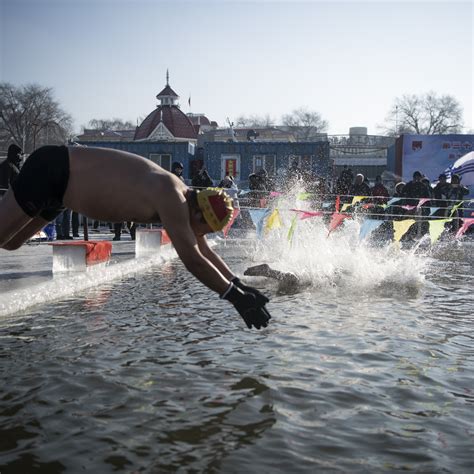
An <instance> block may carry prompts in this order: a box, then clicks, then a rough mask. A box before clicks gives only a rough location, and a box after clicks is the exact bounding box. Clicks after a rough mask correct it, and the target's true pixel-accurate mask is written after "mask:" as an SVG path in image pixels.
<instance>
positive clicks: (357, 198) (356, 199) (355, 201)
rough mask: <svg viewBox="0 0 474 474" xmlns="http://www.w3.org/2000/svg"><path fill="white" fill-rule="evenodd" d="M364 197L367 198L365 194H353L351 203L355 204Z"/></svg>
mask: <svg viewBox="0 0 474 474" xmlns="http://www.w3.org/2000/svg"><path fill="white" fill-rule="evenodd" d="M364 199H367V196H354V197H353V198H352V205H354V204H357V203H358V202H359V201H363V200H364Z"/></svg>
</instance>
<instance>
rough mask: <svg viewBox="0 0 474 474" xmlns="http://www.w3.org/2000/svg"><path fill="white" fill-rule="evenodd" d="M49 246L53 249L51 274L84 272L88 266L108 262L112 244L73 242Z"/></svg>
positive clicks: (104, 242)
mask: <svg viewBox="0 0 474 474" xmlns="http://www.w3.org/2000/svg"><path fill="white" fill-rule="evenodd" d="M49 245H51V246H52V247H53V273H54V272H71V271H73V272H74V271H84V270H86V269H87V267H88V266H90V265H95V264H97V263H105V262H108V261H109V260H110V255H111V254H112V243H111V242H107V241H95V240H87V241H86V240H74V241H71V242H54V243H51V244H49Z"/></svg>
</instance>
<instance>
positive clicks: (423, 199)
mask: <svg viewBox="0 0 474 474" xmlns="http://www.w3.org/2000/svg"><path fill="white" fill-rule="evenodd" d="M428 201H429V198H421V199H420V200H419V201H418V205H417V206H416V208H417V209H419V208H420V207H421V206H423V204H424V203H425V202H428Z"/></svg>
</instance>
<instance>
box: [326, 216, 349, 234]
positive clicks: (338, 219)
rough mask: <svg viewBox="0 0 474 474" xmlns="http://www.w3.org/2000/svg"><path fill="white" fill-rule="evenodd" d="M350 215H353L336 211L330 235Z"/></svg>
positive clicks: (332, 217) (330, 225)
mask: <svg viewBox="0 0 474 474" xmlns="http://www.w3.org/2000/svg"><path fill="white" fill-rule="evenodd" d="M348 217H351V216H350V215H349V214H340V213H339V212H335V213H334V214H333V215H332V216H331V222H330V224H329V230H328V236H329V234H330V233H331V232H332V231H333V230H334V229H337V228H338V227H339V226H340V225H341V224H342V221H343V220H344V219H346V218H348Z"/></svg>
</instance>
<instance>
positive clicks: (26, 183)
mask: <svg viewBox="0 0 474 474" xmlns="http://www.w3.org/2000/svg"><path fill="white" fill-rule="evenodd" d="M68 180H69V152H68V149H67V147H65V146H44V147H41V148H38V150H36V151H34V152H33V153H32V154H31V155H30V156H29V157H28V159H27V160H26V161H25V164H24V165H23V166H22V168H21V171H20V174H19V175H18V177H17V178H16V180H15V181H14V182H13V183H12V189H13V193H14V195H15V199H16V202H17V203H18V205H19V206H20V207H21V208H22V209H23V211H24V212H25V213H26V214H28V215H29V216H30V217H37V216H40V217H42V218H43V219H44V220H46V221H48V222H51V221H52V220H54V219H55V218H56V217H57V216H58V215H59V214H61V212H63V211H64V206H63V197H64V193H65V192H66V187H67V183H68Z"/></svg>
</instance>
